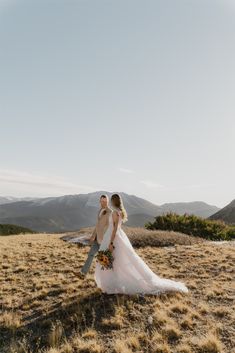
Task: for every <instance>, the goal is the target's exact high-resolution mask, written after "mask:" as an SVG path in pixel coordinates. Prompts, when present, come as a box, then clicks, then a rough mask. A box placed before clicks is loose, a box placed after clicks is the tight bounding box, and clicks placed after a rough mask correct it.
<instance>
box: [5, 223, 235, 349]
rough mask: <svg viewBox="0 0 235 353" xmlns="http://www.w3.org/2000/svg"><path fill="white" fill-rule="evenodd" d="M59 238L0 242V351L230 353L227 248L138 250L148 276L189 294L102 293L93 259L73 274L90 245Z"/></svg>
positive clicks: (230, 261) (230, 258)
mask: <svg viewBox="0 0 235 353" xmlns="http://www.w3.org/2000/svg"><path fill="white" fill-rule="evenodd" d="M135 236H136V237H140V230H139V229H138V231H136V233H135ZM60 237H61V234H51V235H49V234H37V235H36V234H32V235H27V234H26V235H18V236H9V237H0V266H1V272H0V310H1V311H0V352H1V353H13V352H14V353H26V352H27V353H30V352H44V353H119V352H120V353H130V352H136V353H140V352H144V353H147V352H150V353H191V352H192V353H232V352H233V350H234V348H235V347H234V341H233V339H234V333H235V332H234V321H235V306H234V305H235V303H234V302H235V298H234V281H233V280H234V258H235V255H234V248H233V247H228V246H222V245H221V246H218V245H213V244H211V243H209V242H204V241H203V242H196V243H193V242H192V244H191V245H189V244H188V243H186V245H180V244H179V242H175V243H176V245H175V246H172V247H151V246H146V247H138V248H137V249H136V251H137V253H138V254H139V255H140V256H141V257H142V258H143V259H144V260H145V261H146V263H147V264H148V265H149V266H150V267H151V269H152V270H153V271H154V272H156V273H157V274H158V275H160V276H162V277H166V278H171V279H175V280H179V281H183V282H185V283H186V285H187V286H188V287H189V289H190V293H189V294H182V293H168V294H167V293H165V294H161V295H159V296H145V297H142V296H139V295H133V296H130V295H106V294H103V293H102V292H101V291H100V290H99V289H98V288H97V287H96V284H95V281H94V266H95V262H93V264H92V268H91V271H90V273H89V274H88V276H87V279H85V280H84V281H82V280H80V279H79V278H78V276H77V275H76V272H77V271H78V270H79V268H80V267H81V266H82V264H83V263H84V260H85V258H86V255H87V252H88V250H89V248H88V247H78V246H76V245H75V244H70V243H67V242H64V241H62V240H61V239H60Z"/></svg>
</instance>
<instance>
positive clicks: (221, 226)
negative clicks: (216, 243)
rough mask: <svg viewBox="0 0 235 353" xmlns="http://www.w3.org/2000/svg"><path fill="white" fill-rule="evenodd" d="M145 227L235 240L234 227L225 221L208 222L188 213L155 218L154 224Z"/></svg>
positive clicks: (165, 214) (167, 214)
mask: <svg viewBox="0 0 235 353" xmlns="http://www.w3.org/2000/svg"><path fill="white" fill-rule="evenodd" d="M145 227H146V228H147V229H150V230H154V229H161V230H173V231H175V232H182V233H185V234H189V235H194V236H199V237H202V238H205V239H209V240H232V239H235V227H234V226H229V225H227V224H226V223H224V222H223V221H218V220H216V221H215V220H208V219H204V218H202V217H198V216H195V215H193V214H187V213H184V214H183V215H179V214H177V213H174V212H167V213H164V214H163V215H161V216H157V217H155V220H154V221H153V222H148V223H146V224H145Z"/></svg>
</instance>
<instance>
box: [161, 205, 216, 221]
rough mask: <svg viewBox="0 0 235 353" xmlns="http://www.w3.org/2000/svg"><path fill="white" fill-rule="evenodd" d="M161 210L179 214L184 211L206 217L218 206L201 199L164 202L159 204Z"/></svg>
mask: <svg viewBox="0 0 235 353" xmlns="http://www.w3.org/2000/svg"><path fill="white" fill-rule="evenodd" d="M161 209H162V211H163V212H166V213H167V212H170V211H172V212H175V213H177V214H179V215H183V214H184V213H188V214H194V215H195V216H199V217H203V218H207V217H209V216H210V215H211V214H213V213H215V212H217V211H219V210H220V208H219V207H217V206H213V205H208V204H207V203H206V202H203V201H193V202H175V203H164V204H163V205H161Z"/></svg>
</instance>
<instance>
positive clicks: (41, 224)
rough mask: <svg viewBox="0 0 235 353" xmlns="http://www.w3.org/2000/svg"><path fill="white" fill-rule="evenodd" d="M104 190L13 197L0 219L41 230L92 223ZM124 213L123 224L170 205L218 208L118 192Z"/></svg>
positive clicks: (140, 221) (198, 211)
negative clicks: (158, 202) (156, 200)
mask: <svg viewBox="0 0 235 353" xmlns="http://www.w3.org/2000/svg"><path fill="white" fill-rule="evenodd" d="M103 193H106V194H108V195H109V196H111V194H113V192H112V193H110V192H106V191H97V192H93V193H88V194H75V195H65V196H60V197H46V198H38V199H36V198H35V199H31V200H17V201H16V202H7V203H5V204H2V205H0V223H3V224H4V223H12V224H18V225H21V226H23V227H27V228H30V229H34V230H36V231H42V232H63V231H73V230H78V229H81V228H83V227H89V226H94V225H95V223H96V216H97V212H98V207H99V197H100V195H101V194H103ZM120 194H121V196H122V199H123V202H124V204H125V207H126V209H127V213H128V222H127V223H126V225H128V226H133V227H137V226H138V227H141V226H144V224H145V223H146V222H148V221H153V218H154V217H156V216H158V215H161V214H162V213H163V212H166V211H167V210H169V209H170V208H172V210H174V212H176V213H177V212H179V214H181V213H182V212H183V213H184V212H187V213H194V214H195V215H200V216H202V214H204V215H206V217H207V216H209V215H211V214H213V213H214V212H215V211H217V210H218V208H216V206H210V205H208V204H206V203H204V202H188V203H187V202H183V203H174V204H164V205H162V206H158V205H155V204H153V203H151V202H149V201H147V200H145V199H143V198H140V197H137V196H135V195H129V194H126V193H123V192H120Z"/></svg>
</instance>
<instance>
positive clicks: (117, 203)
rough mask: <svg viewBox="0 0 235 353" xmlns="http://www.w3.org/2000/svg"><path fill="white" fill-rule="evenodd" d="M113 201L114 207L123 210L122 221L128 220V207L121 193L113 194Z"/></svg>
mask: <svg viewBox="0 0 235 353" xmlns="http://www.w3.org/2000/svg"><path fill="white" fill-rule="evenodd" d="M111 202H112V204H113V206H114V207H116V208H118V209H119V210H120V211H121V214H122V221H123V222H126V221H127V220H128V218H127V212H126V209H125V207H124V205H123V201H122V198H121V196H120V195H119V194H113V195H112V196H111Z"/></svg>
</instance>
